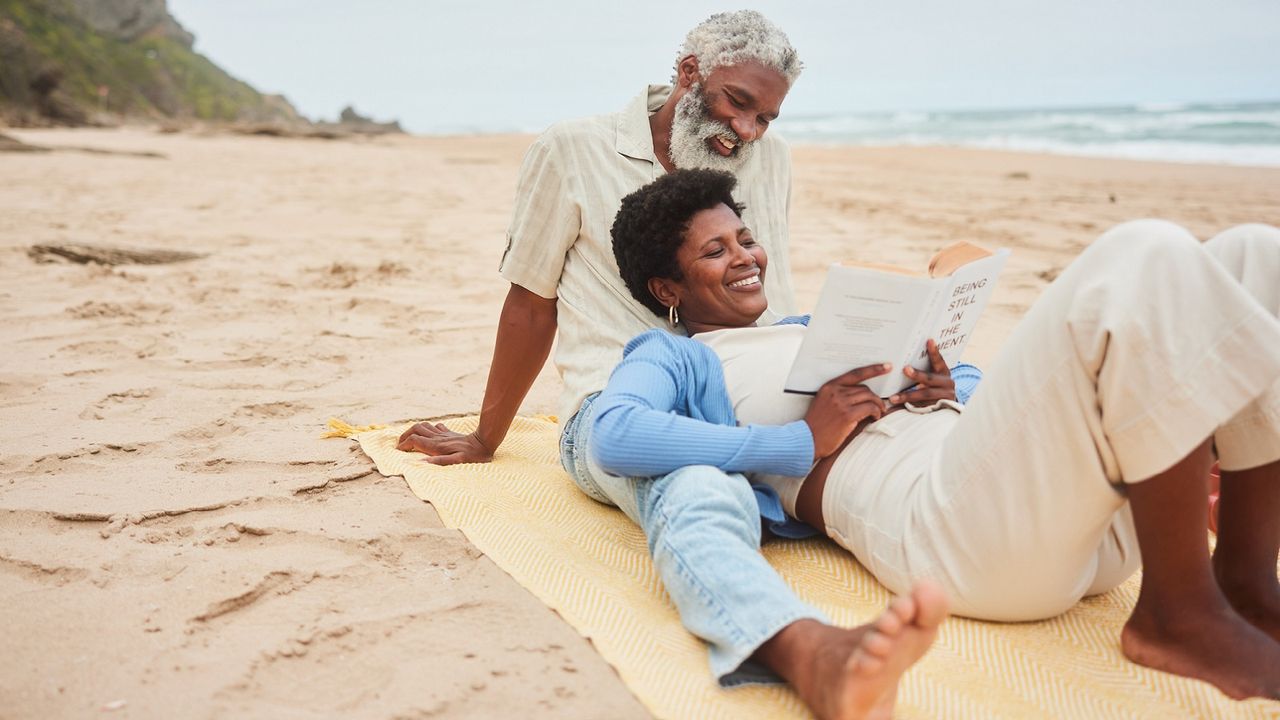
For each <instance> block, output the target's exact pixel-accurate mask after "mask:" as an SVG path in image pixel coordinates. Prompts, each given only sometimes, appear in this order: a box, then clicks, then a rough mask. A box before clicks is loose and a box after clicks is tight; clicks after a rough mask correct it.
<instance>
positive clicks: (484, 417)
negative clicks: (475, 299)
mask: <svg viewBox="0 0 1280 720" xmlns="http://www.w3.org/2000/svg"><path fill="white" fill-rule="evenodd" d="M555 337H556V301H555V300H548V299H546V298H544V297H541V296H539V295H536V294H534V293H532V292H530V291H528V290H526V289H524V288H522V287H520V286H519V285H514V284H513V285H512V286H511V289H510V290H509V291H508V292H507V299H506V302H504V303H503V305H502V314H501V316H499V318H498V337H497V340H496V341H495V343H494V348H493V363H492V365H491V366H490V367H489V381H488V383H487V384H486V385H485V390H484V403H483V404H482V405H481V408H480V424H479V427H478V428H477V429H476V435H475V436H476V439H477V440H479V441H480V442H481V444H483V445H484V446H485V447H486V448H488V450H489V451H490V452H494V451H496V450H497V449H498V445H500V444H502V439H503V438H505V437H506V435H507V429H508V428H509V427H511V421H512V419H513V418H515V416H516V412H517V411H519V409H520V403H521V402H523V401H524V397H525V395H527V394H529V388H530V387H532V386H533V381H534V380H535V379H536V378H537V377H538V373H539V372H540V371H541V370H542V366H543V365H544V364H545V363H546V361H547V355H549V354H550V352H551V343H552V341H554V340H555Z"/></svg>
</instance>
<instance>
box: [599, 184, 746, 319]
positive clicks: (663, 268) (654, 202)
mask: <svg viewBox="0 0 1280 720" xmlns="http://www.w3.org/2000/svg"><path fill="white" fill-rule="evenodd" d="M737 184H738V181H737V179H736V178H734V176H733V175H730V174H729V173H727V172H722V171H719V170H675V171H673V172H670V173H668V174H666V175H663V176H662V177H660V178H658V179H657V180H654V181H653V182H651V183H649V184H648V185H645V186H644V187H642V188H640V189H639V190H636V191H635V192H633V193H631V194H630V195H628V196H626V197H624V198H622V207H621V209H619V210H618V214H617V215H616V216H615V217H614V218H613V229H612V230H611V231H610V234H611V235H612V236H613V257H614V258H615V259H616V260H617V261H618V272H619V274H621V275H622V280H623V282H625V283H626V284H627V289H628V290H630V291H631V296H632V297H634V298H635V299H636V300H637V301H638V302H639V303H640V304H642V305H644V306H645V307H647V308H649V309H650V310H652V311H653V313H654V314H655V315H657V316H658V317H666V314H667V307H666V306H665V305H663V304H662V303H660V302H658V299H657V298H655V297H654V296H653V294H652V293H650V292H649V278H655V277H660V278H668V279H671V280H683V279H684V273H682V272H681V271H680V266H679V264H678V263H677V262H676V251H677V250H679V249H680V246H681V245H683V244H684V234H685V231H686V230H688V229H689V223H690V222H691V221H692V220H693V216H694V215H697V214H698V213H699V212H701V211H703V210H710V209H712V208H714V207H716V206H717V205H721V204H724V205H728V206H729V208H730V209H732V210H733V212H734V214H736V215H737V216H738V217H742V211H743V210H744V209H745V207H744V206H742V205H740V204H738V203H737V202H735V201H734V199H733V189H734V187H735V186H736V185H737Z"/></svg>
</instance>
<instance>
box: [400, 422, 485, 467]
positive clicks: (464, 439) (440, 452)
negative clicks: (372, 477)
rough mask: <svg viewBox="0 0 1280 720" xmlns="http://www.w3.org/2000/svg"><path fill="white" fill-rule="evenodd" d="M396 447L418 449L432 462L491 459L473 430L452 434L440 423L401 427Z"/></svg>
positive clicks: (421, 423) (441, 463) (480, 461)
mask: <svg viewBox="0 0 1280 720" xmlns="http://www.w3.org/2000/svg"><path fill="white" fill-rule="evenodd" d="M396 449H397V450H404V451H405V452H420V453H423V454H425V455H427V456H428V457H427V462H429V463H431V464H433V465H456V464H458V463H483V462H489V461H490V460H492V459H493V451H492V450H490V449H489V448H487V447H485V446H484V443H482V442H480V441H479V440H478V439H477V438H476V436H475V434H474V433H471V434H467V435H463V434H462V433H456V432H454V431H452V430H450V429H449V428H447V427H445V426H444V425H443V424H441V423H435V424H434V425H433V424H431V423H425V422H420V423H418V424H416V425H414V426H413V427H411V428H409V429H408V430H405V431H404V433H402V434H401V435H400V441H399V442H398V443H397V444H396Z"/></svg>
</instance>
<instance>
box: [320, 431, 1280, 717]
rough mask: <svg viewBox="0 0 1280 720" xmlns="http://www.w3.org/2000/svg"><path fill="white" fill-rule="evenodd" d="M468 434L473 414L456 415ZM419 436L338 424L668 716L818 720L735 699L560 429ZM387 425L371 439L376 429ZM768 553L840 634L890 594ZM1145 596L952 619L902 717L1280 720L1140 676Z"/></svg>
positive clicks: (1191, 685)
mask: <svg viewBox="0 0 1280 720" xmlns="http://www.w3.org/2000/svg"><path fill="white" fill-rule="evenodd" d="M446 424H447V425H448V426H449V427H451V428H452V429H454V430H457V431H459V432H469V431H471V430H472V429H474V428H475V424H476V418H474V417H472V418H461V419H456V420H449V421H447V422H446ZM407 427H408V426H407V425H402V426H393V427H380V426H365V427H360V428H355V427H351V426H345V425H343V424H341V423H337V424H335V425H334V426H333V429H334V430H335V431H336V432H335V433H334V434H335V435H342V436H350V437H353V438H354V439H355V440H357V441H358V442H359V443H360V446H361V448H362V449H363V450H364V452H365V453H367V454H368V455H369V457H370V458H372V459H373V461H374V462H375V463H376V464H377V466H378V471H379V472H381V473H382V474H383V475H388V476H391V475H401V476H404V478H405V479H406V480H407V481H408V483H409V486H410V488H412V489H413V492H414V493H415V494H416V495H417V496H418V497H420V498H422V499H423V500H426V501H427V502H429V503H431V504H432V505H433V506H434V507H435V509H436V511H437V512H438V513H439V514H440V517H441V518H442V519H443V520H444V522H445V523H446V524H448V525H449V526H450V527H454V528H458V529H460V530H461V531H462V532H463V533H464V534H465V535H466V536H467V538H468V539H469V540H470V541H471V542H472V543H474V544H475V545H476V547H478V548H479V549H480V550H481V551H482V552H484V553H485V554H486V555H488V556H489V557H490V558H491V559H492V560H493V561H494V562H495V563H497V564H498V566H499V567H501V568H502V569H503V570H505V571H506V572H508V573H510V575H511V576H512V577H513V578H515V580H516V581H517V582H519V583H520V584H521V585H523V586H524V587H525V588H527V589H528V590H529V591H530V592H532V593H533V594H534V595H536V596H537V597H538V598H539V599H541V600H542V601H543V602H545V603H546V604H547V605H548V606H550V607H551V608H552V609H554V610H555V611H556V612H558V613H559V614H560V615H561V616H562V617H563V618H564V619H565V620H566V621H567V622H568V623H569V624H570V625H571V626H573V627H574V628H575V629H576V630H577V631H578V632H579V633H581V634H582V635H583V636H585V637H587V638H588V639H590V640H591V642H592V643H593V644H594V645H595V647H596V648H597V649H598V650H599V652H600V654H601V655H602V656H603V657H604V659H605V660H606V661H607V662H609V664H610V665H612V666H613V667H614V668H615V669H616V670H617V672H618V675H619V676H621V678H622V680H623V682H625V683H626V685H627V687H629V688H630V689H631V691H632V692H633V693H635V695H636V697H638V698H639V699H640V701H641V702H642V703H643V704H644V705H645V706H646V707H647V708H648V709H649V710H650V711H651V712H652V713H653V714H654V715H655V716H657V717H659V718H725V719H726V720H728V719H733V720H741V719H743V718H761V719H764V718H805V717H809V714H808V712H807V711H806V710H805V709H804V707H803V705H801V703H800V702H799V700H798V699H797V698H796V696H795V694H794V693H792V692H791V691H790V690H788V689H786V688H785V687H781V686H771V687H763V686H755V687H745V688H737V689H732V690H722V689H720V688H719V687H718V686H717V685H716V683H715V682H714V681H713V680H712V678H711V673H710V670H709V668H708V665H707V654H706V649H705V647H704V646H703V644H702V643H701V641H699V640H698V639H697V638H695V637H694V636H692V635H690V634H689V633H688V631H686V630H685V629H684V628H683V627H682V626H681V625H680V619H679V617H678V616H677V615H676V611H675V608H674V606H673V605H672V604H671V602H670V601H669V600H668V599H667V596H666V594H665V593H664V592H663V590H662V586H661V584H660V582H659V580H658V576H657V574H656V573H655V571H654V569H653V565H652V563H651V562H650V560H649V556H648V552H647V551H646V549H645V539H644V536H643V534H642V533H641V532H640V530H639V528H637V527H636V526H635V525H634V524H633V523H632V522H631V521H630V520H629V519H627V517H626V516H625V515H623V514H622V513H621V512H619V511H618V510H616V509H614V508H611V507H606V506H604V505H601V504H599V503H597V502H595V501H593V500H591V499H590V498H588V497H586V496H585V495H583V494H582V493H581V492H579V491H578V489H577V488H576V487H575V486H574V485H573V482H572V481H571V480H570V479H569V477H568V475H567V474H566V473H565V472H564V471H563V470H562V469H561V468H560V464H559V458H558V449H557V438H558V427H557V425H556V423H555V421H554V418H547V417H537V418H517V419H516V421H515V423H514V424H513V425H512V428H511V431H510V434H509V435H508V436H507V439H506V442H505V443H504V444H503V446H502V448H501V450H500V451H499V452H498V455H497V457H496V458H495V459H494V461H493V462H492V463H489V464H485V465H455V466H450V467H437V466H435V465H431V464H429V463H427V462H426V461H425V459H424V458H423V456H422V455H419V454H414V453H404V452H400V451H398V450H396V449H395V444H396V439H397V438H398V436H399V434H400V433H401V432H402V431H403V430H405V429H406V428H407ZM369 428H374V429H369ZM763 552H764V555H765V557H766V558H768V560H769V562H770V563H771V564H772V565H773V566H774V567H775V568H777V570H778V571H779V572H780V573H781V574H782V576H783V577H784V578H786V580H787V582H788V583H789V584H790V585H791V586H792V587H793V588H794V589H795V591H796V593H797V594H798V595H799V596H800V597H802V598H803V599H804V600H806V601H808V602H810V603H813V604H814V605H816V606H818V607H820V608H822V609H823V610H824V611H825V612H827V613H828V614H829V615H830V616H831V618H832V619H833V620H834V621H835V622H836V623H838V624H840V625H845V626H850V627H851V626H854V625H858V624H861V623H864V622H866V621H868V620H869V619H871V618H873V617H874V616H875V615H876V614H877V613H878V612H880V610H881V609H882V608H883V607H884V606H885V604H886V603H887V602H888V601H889V599H890V596H889V593H888V591H887V590H885V588H883V587H882V586H881V585H880V584H879V583H877V582H876V580H875V578H873V577H872V576H871V575H870V573H868V572H867V571H866V570H864V569H863V568H862V567H861V566H860V565H859V564H858V563H857V561H855V560H854V559H853V557H852V556H851V555H850V554H849V553H847V552H845V551H844V550H842V549H841V548H839V547H838V546H836V545H835V544H834V543H832V542H830V541H828V540H826V539H814V540H806V541H798V542H797V541H773V542H771V543H768V544H766V545H765V547H764V550H763ZM1137 594H1138V578H1137V577H1135V578H1132V579H1130V581H1129V582H1127V583H1125V584H1124V585H1123V586H1121V587H1120V588H1118V589H1116V590H1115V591H1112V592H1110V593H1108V594H1106V595H1103V596H1099V597H1094V598H1089V599H1087V600H1085V601H1084V602H1081V603H1080V604H1079V605H1077V606H1076V607H1075V608H1074V609H1072V610H1071V611H1070V612H1068V613H1066V614H1065V615H1062V616H1060V617H1057V618H1054V619H1052V620H1048V621H1044V622H1037V623H1020V624H1001V623H988V622H978V621H973V620H966V619H961V618H952V619H949V620H947V622H946V623H944V624H943V626H942V630H941V632H940V634H939V638H938V642H937V644H936V645H935V646H934V648H933V650H932V651H931V652H930V653H929V655H928V656H926V657H925V659H924V660H923V661H921V662H920V663H919V664H918V665H916V666H915V667H914V668H913V669H912V670H911V671H910V672H909V673H908V674H907V676H906V677H905V679H904V681H903V683H902V686H901V692H900V695H899V702H898V711H897V713H896V716H897V717H904V718H982V719H984V720H985V719H989V718H1173V717H1178V718H1191V717H1198V718H1224V717H1241V718H1243V717H1280V703H1274V702H1267V701H1262V700H1254V701H1249V702H1243V703H1237V702H1232V701H1231V700H1229V699H1227V698H1226V697H1225V696H1224V695H1222V694H1221V693H1219V692H1218V691H1217V690H1215V689H1214V688H1213V687H1211V686H1210V685H1208V684H1205V683H1200V682H1194V681H1191V680H1184V679H1181V678H1177V677H1174V676H1172V675H1166V674H1163V673H1157V672H1154V671H1150V670H1146V669H1144V668H1141V667H1138V666H1136V665H1134V664H1132V663H1130V662H1128V661H1127V660H1125V659H1124V657H1123V656H1122V655H1121V654H1120V646H1119V637H1120V628H1121V626H1122V625H1123V624H1124V621H1125V619H1126V618H1127V617H1128V613H1129V610H1130V608H1132V607H1133V603H1134V601H1135V600H1136V599H1137Z"/></svg>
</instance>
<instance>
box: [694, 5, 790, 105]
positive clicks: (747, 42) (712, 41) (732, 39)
mask: <svg viewBox="0 0 1280 720" xmlns="http://www.w3.org/2000/svg"><path fill="white" fill-rule="evenodd" d="M690 55H692V56H694V57H696V58H697V59H698V70H699V72H700V73H701V75H702V77H703V79H706V77H707V75H708V74H710V73H711V71H712V70H715V69H716V68H719V67H725V66H727V65H738V64H740V63H744V62H751V61H754V62H758V63H760V64H761V65H764V66H765V67H769V68H773V69H774V70H777V71H778V72H779V73H781V74H782V76H783V77H784V78H786V79H787V85H788V86H790V85H791V84H792V83H794V82H795V81H796V78H798V77H800V71H801V70H802V69H803V68H804V65H803V64H802V63H801V62H800V56H799V55H797V54H796V49H795V48H793V47H791V41H790V40H788V39H787V36H786V34H785V33H783V32H782V30H781V29H780V28H779V27H778V26H777V25H774V24H773V23H771V22H769V20H768V19H767V18H766V17H765V16H763V15H761V14H760V13H758V12H756V11H755V10H738V11H736V12H724V13H716V14H715V15H712V16H711V17H709V18H707V19H706V20H703V21H702V22H701V23H699V24H698V26H697V27H695V28H694V29H692V30H690V31H689V34H688V35H686V36H685V39H684V45H683V46H682V47H681V48H680V54H679V55H678V56H677V57H676V73H677V74H678V73H679V72H680V61H681V60H683V59H685V58H687V57H689V56H690ZM672 82H673V83H674V80H673V81H672Z"/></svg>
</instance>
